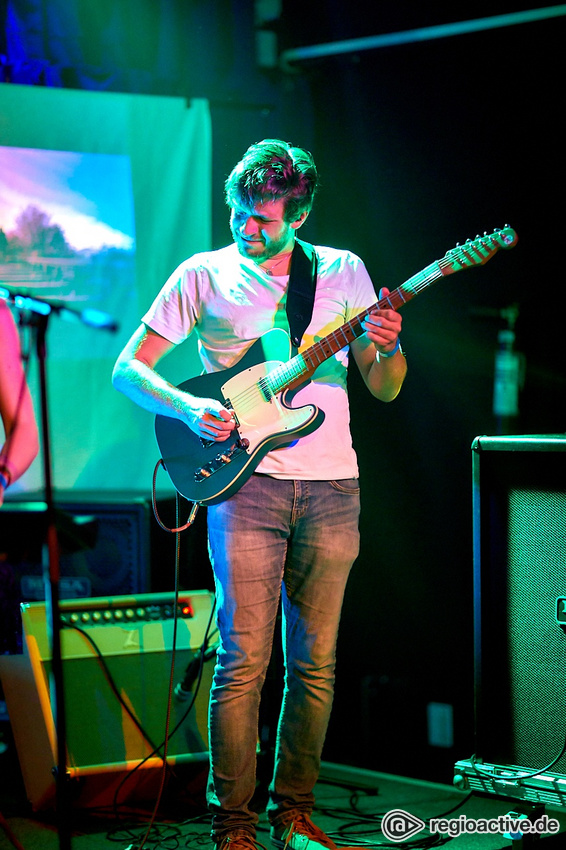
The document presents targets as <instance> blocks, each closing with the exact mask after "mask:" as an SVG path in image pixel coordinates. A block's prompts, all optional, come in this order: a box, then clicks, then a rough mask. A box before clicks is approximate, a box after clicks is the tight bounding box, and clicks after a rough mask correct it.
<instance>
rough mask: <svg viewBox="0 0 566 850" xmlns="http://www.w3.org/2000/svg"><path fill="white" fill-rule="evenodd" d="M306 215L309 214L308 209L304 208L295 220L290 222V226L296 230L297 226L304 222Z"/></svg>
mask: <svg viewBox="0 0 566 850" xmlns="http://www.w3.org/2000/svg"><path fill="white" fill-rule="evenodd" d="M308 215H309V211H308V210H305V212H302V213H301V214H300V216H299V217H298V219H297V220H296V221H292V222H291V227H292V228H294V229H295V230H298V229H299V227H301V226H302V225H303V224H304V223H305V221H306V220H307V218H308Z"/></svg>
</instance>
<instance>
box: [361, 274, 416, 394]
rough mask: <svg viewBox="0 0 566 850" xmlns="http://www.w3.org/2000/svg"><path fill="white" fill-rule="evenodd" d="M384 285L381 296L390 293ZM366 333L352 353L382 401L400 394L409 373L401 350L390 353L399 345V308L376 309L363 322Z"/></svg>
mask: <svg viewBox="0 0 566 850" xmlns="http://www.w3.org/2000/svg"><path fill="white" fill-rule="evenodd" d="M388 294H389V291H388V290H387V289H382V290H381V291H380V293H379V296H380V298H382V297H384V296H385V295H388ZM364 327H365V330H366V333H365V334H364V336H363V337H360V338H359V339H357V340H354V342H353V343H352V346H351V348H352V354H353V355H354V359H355V361H356V363H357V364H358V368H359V370H360V372H361V374H362V377H363V379H364V381H365V383H366V386H367V388H368V389H369V391H370V393H371V394H372V395H374V396H375V397H376V398H378V399H380V401H393V399H394V398H396V397H397V395H398V394H399V391H400V389H401V387H402V385H403V381H404V380H405V375H406V374H407V362H406V360H405V356H404V354H403V353H402V351H400V350H397V351H396V353H395V354H393V355H392V356H391V357H387V356H378V354H385V355H387V353H388V352H390V351H393V350H394V349H395V346H396V345H397V341H398V339H399V334H400V333H401V314H400V313H398V312H397V311H396V310H389V309H388V310H376V312H375V313H372V314H371V315H370V316H368V318H367V319H366V321H365V322H364Z"/></svg>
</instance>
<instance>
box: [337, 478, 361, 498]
mask: <svg viewBox="0 0 566 850" xmlns="http://www.w3.org/2000/svg"><path fill="white" fill-rule="evenodd" d="M330 486H331V487H333V488H334V490H337V491H338V492H339V493H344V494H346V495H347V496H358V495H359V493H360V483H359V480H358V479H357V478H340V479H339V480H338V481H331V482H330Z"/></svg>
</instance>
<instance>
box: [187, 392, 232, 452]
mask: <svg viewBox="0 0 566 850" xmlns="http://www.w3.org/2000/svg"><path fill="white" fill-rule="evenodd" d="M189 399H190V401H189V402H188V405H187V415H186V422H187V425H188V426H189V428H190V429H191V431H194V432H195V434H198V435H199V437H202V438H203V439H205V440H215V441H216V442H219V443H221V442H224V440H227V439H228V437H229V436H230V434H231V433H232V431H233V430H234V428H235V427H236V423H235V421H234V417H233V414H232V413H231V412H230V411H229V410H226V408H225V407H223V406H222V405H221V404H220V402H219V401H216V400H215V399H213V398H196V397H195V396H189Z"/></svg>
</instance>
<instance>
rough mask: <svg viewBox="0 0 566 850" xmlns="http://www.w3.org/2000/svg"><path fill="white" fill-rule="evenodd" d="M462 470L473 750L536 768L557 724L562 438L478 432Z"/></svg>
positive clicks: (565, 472) (565, 461)
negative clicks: (467, 505) (468, 537)
mask: <svg viewBox="0 0 566 850" xmlns="http://www.w3.org/2000/svg"><path fill="white" fill-rule="evenodd" d="M472 472H473V534H474V638H475V732H476V756H477V757H478V759H480V760H481V761H484V762H488V763H493V764H497V765H518V766H521V767H524V768H528V769H530V770H535V771H536V770H538V769H543V768H545V767H547V766H548V765H549V764H550V763H551V762H552V761H553V759H555V757H556V756H558V755H559V754H560V752H561V750H562V747H563V745H564V738H565V730H566V724H565V720H566V634H565V630H564V628H563V627H562V626H561V625H560V623H559V619H560V618H559V617H558V616H557V600H558V599H559V598H560V597H564V596H566V435H555V436H554V435H543V436H536V435H535V436H516V437H478V438H477V439H476V440H475V441H474V443H473V446H472ZM552 771H553V772H555V773H566V756H563V757H561V758H560V759H559V760H558V762H557V763H556V764H555V765H554V766H553V767H552ZM472 773H473V771H472Z"/></svg>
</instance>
